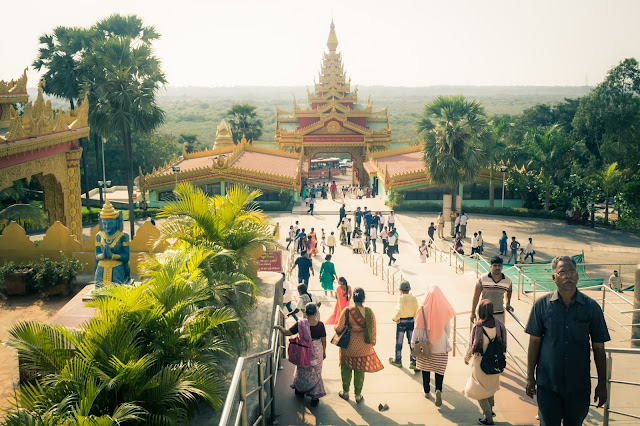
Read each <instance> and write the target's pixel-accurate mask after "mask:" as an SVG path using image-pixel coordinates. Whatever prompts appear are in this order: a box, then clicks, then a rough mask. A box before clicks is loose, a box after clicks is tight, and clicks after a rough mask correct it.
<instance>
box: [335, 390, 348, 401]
mask: <svg viewBox="0 0 640 426" xmlns="http://www.w3.org/2000/svg"><path fill="white" fill-rule="evenodd" d="M338 396H339V397H340V398H342V399H344V400H345V401H348V400H349V392H343V391H340V392H338Z"/></svg>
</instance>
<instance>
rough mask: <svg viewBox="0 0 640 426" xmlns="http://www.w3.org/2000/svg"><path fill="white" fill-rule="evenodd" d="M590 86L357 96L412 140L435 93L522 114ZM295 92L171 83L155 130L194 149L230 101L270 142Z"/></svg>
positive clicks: (381, 91)
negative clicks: (252, 117)
mask: <svg viewBox="0 0 640 426" xmlns="http://www.w3.org/2000/svg"><path fill="white" fill-rule="evenodd" d="M352 87H353V86H352ZM591 89H592V88H591V87H585V86H580V87H576V86H430V87H385V86H360V87H359V88H358V100H359V102H360V103H366V101H367V98H368V97H369V96H371V101H372V102H373V108H374V110H380V109H383V108H384V107H385V106H387V105H388V106H389V120H390V122H391V130H392V135H393V139H394V141H396V142H397V141H402V140H407V139H410V140H412V141H413V142H416V141H417V140H416V133H415V123H416V121H417V120H418V117H419V116H420V115H422V111H423V108H424V106H425V105H426V104H428V103H429V102H431V101H432V100H433V99H434V98H435V97H436V96H439V95H464V96H465V97H467V98H468V99H473V100H478V101H480V102H481V103H482V105H483V106H484V107H485V109H486V110H487V114H488V115H489V116H490V117H491V116H494V115H500V114H512V115H516V114H520V113H521V112H522V111H524V110H525V109H527V108H530V107H533V106H535V105H537V104H556V103H559V102H562V101H563V100H564V99H565V98H569V99H576V98H579V97H581V96H584V95H585V94H587V93H589V91H591ZM29 92H30V93H29V94H30V99H31V100H35V97H36V95H37V91H36V89H35V88H31V89H30V90H29ZM294 96H295V98H296V100H297V102H298V104H299V105H303V104H306V101H307V89H306V87H303V86H280V87H249V86H242V87H169V88H168V89H167V90H165V91H161V92H160V94H159V96H158V102H159V103H160V106H161V107H162V108H163V109H164V110H165V112H166V117H165V118H166V119H165V123H164V124H163V125H162V126H161V127H160V128H159V129H158V131H157V132H158V133H160V134H164V135H168V136H172V137H175V138H176V142H177V141H178V139H179V137H180V134H181V133H194V134H196V135H197V137H198V140H197V144H196V146H197V147H198V149H204V148H210V147H211V146H213V141H214V140H215V137H216V127H217V126H218V124H219V123H220V120H221V119H222V118H224V117H225V113H226V111H227V110H228V109H229V108H231V106H232V105H233V104H237V103H248V104H251V105H255V106H257V107H258V109H257V111H258V115H259V117H260V119H261V120H262V122H263V124H264V129H263V134H262V137H261V138H260V139H261V140H263V141H268V142H270V141H273V137H274V134H275V130H276V105H277V106H279V107H280V109H283V110H285V111H291V110H292V107H293V97H294ZM47 98H48V97H47ZM48 99H50V100H51V102H52V104H53V107H54V108H60V107H61V108H63V109H65V110H66V109H68V108H69V105H68V103H67V102H65V101H62V100H60V99H56V98H48Z"/></svg>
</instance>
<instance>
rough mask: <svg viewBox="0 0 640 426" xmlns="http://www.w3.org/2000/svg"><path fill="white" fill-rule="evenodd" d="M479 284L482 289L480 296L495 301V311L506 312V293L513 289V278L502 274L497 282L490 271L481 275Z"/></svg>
mask: <svg viewBox="0 0 640 426" xmlns="http://www.w3.org/2000/svg"><path fill="white" fill-rule="evenodd" d="M477 286H478V287H480V288H481V289H482V295H481V296H480V298H481V299H489V300H490V301H491V303H493V311H494V313H496V314H497V313H501V312H504V295H505V293H507V292H509V291H511V278H509V277H507V276H506V275H505V274H502V279H500V281H498V282H495V281H493V278H492V277H491V272H489V273H487V274H484V275H482V276H481V277H480V279H479V280H478V284H477Z"/></svg>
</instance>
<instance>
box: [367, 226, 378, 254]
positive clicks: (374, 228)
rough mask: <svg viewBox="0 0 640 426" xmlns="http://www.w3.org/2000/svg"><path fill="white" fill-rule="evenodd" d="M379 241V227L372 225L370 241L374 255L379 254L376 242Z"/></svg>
mask: <svg viewBox="0 0 640 426" xmlns="http://www.w3.org/2000/svg"><path fill="white" fill-rule="evenodd" d="M377 239H378V227H377V226H376V225H374V224H373V223H372V224H371V227H370V228H369V240H370V241H371V244H372V245H373V252H374V253H377V251H376V240H377Z"/></svg>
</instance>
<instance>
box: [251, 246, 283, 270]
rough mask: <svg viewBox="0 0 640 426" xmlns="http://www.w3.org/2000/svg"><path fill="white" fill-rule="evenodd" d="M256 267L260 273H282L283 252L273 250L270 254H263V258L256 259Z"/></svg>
mask: <svg viewBox="0 0 640 426" xmlns="http://www.w3.org/2000/svg"><path fill="white" fill-rule="evenodd" d="M256 267H257V268H258V271H268V272H282V252H281V251H280V250H271V251H270V252H269V253H267V252H264V253H262V256H260V257H259V258H257V259H256Z"/></svg>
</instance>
